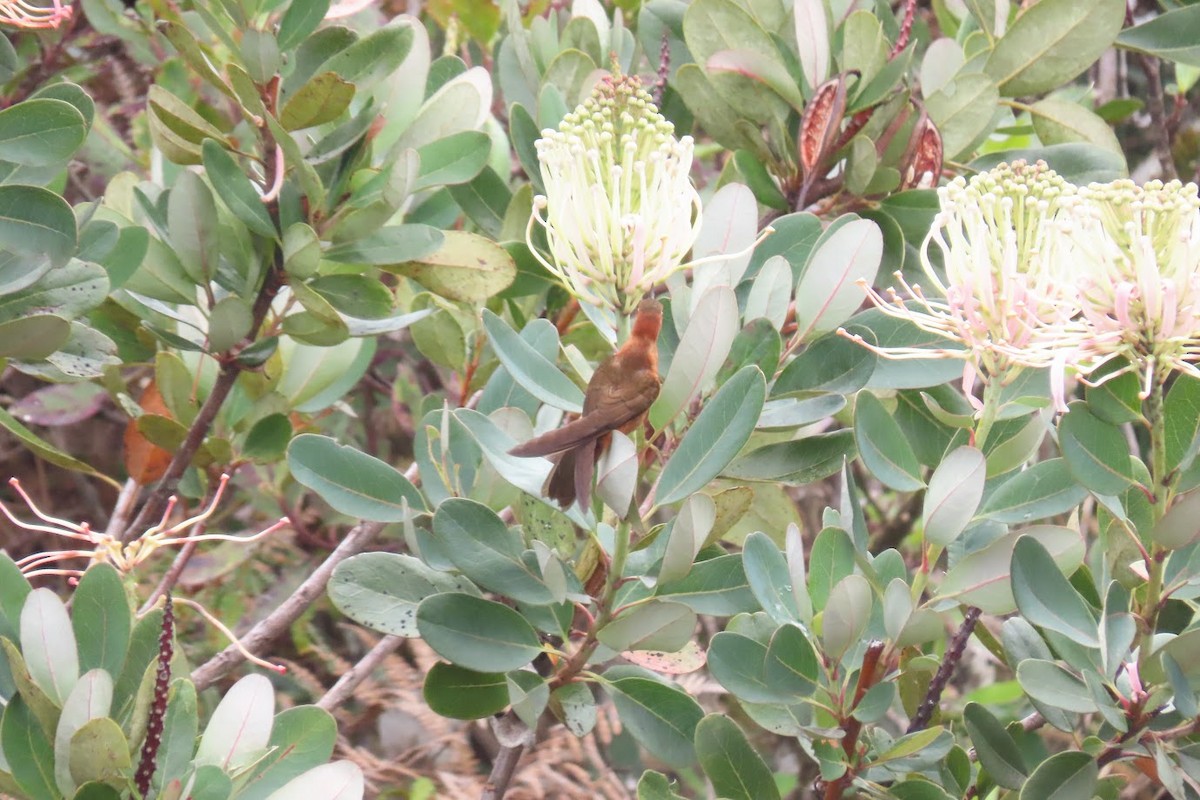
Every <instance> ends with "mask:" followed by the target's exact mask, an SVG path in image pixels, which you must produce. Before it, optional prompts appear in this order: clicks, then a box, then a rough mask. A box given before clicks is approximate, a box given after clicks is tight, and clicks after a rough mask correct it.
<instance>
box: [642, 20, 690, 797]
mask: <svg viewBox="0 0 1200 800" xmlns="http://www.w3.org/2000/svg"><path fill="white" fill-rule="evenodd" d="M646 7H647V6H642V8H643V9H645V8H646ZM675 785H676V784H675V782H674V781H668V780H667V776H666V775H663V774H662V773H661V772H655V771H654V770H652V769H648V770H646V771H645V772H643V773H642V777H641V778H640V779H639V780H638V785H637V800H684V797H683V795H681V794H676V793H675V791H674V790H673V789H672V788H671V787H672V786H675Z"/></svg>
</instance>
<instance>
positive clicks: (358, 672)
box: [317, 634, 404, 711]
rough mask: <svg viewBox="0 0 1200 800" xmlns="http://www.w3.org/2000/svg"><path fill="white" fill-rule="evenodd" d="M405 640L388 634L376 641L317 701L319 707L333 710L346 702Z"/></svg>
mask: <svg viewBox="0 0 1200 800" xmlns="http://www.w3.org/2000/svg"><path fill="white" fill-rule="evenodd" d="M403 641H404V637H403V636H395V635H393V634H388V635H387V636H384V637H383V638H382V639H380V640H379V641H378V642H376V643H375V646H374V647H372V648H371V649H370V650H368V651H367V654H366V655H365V656H363V657H362V658H360V659H359V660H358V663H357V664H355V665H354V666H353V667H351V668H350V670H349V671H348V672H345V673H343V674H342V677H340V678H338V679H337V683H335V684H334V685H333V686H332V687H330V689H329V691H328V692H326V693H325V696H324V697H322V698H321V699H320V700H318V701H317V707H318V708H323V709H325V710H326V711H332V710H333V709H335V708H337V707H338V706H340V705H341V704H342V703H344V702H346V700H347V699H349V697H350V695H351V694H352V693H353V692H354V690H355V689H357V688H358V685H359V684H360V683H362V682H363V680H365V679H366V677H367V676H368V675H370V674H371V672H373V671H374V669H375V668H376V667H378V666H379V664H380V662H382V661H383V660H384V659H385V658H387V657H388V656H389V655H391V654H392V652H393V651H394V650H395V649H396V648H397V647H399V646H400V643H401V642H403Z"/></svg>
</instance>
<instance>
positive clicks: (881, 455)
mask: <svg viewBox="0 0 1200 800" xmlns="http://www.w3.org/2000/svg"><path fill="white" fill-rule="evenodd" d="M854 440H855V442H856V443H857V445H858V454H859V457H860V458H862V461H863V463H864V464H866V466H867V469H869V470H871V473H872V474H873V475H874V476H875V477H877V478H879V480H880V481H882V482H883V483H884V485H886V486H888V487H889V488H891V489H895V490H896V491H898V492H915V491H916V490H918V489H921V488H923V487H924V486H925V482H924V481H922V480H921V465H920V463H919V462H918V461H917V457H916V455H915V454H914V453H913V450H912V446H911V445H910V444H909V443H908V439H907V438H906V437H905V436H904V432H903V431H902V430H900V426H899V424H897V422H896V420H895V419H894V418H893V417H892V415H891V414H889V413H888V411H887V409H886V408H884V407H883V403H881V402H880V401H879V398H877V397H875V395H873V394H871V393H870V392H860V393H859V394H858V397H857V401H856V404H855V409H854Z"/></svg>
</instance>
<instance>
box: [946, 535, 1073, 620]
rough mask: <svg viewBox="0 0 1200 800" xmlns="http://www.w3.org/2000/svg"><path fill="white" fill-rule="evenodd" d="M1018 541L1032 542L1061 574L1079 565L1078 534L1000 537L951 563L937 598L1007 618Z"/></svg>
mask: <svg viewBox="0 0 1200 800" xmlns="http://www.w3.org/2000/svg"><path fill="white" fill-rule="evenodd" d="M1019 538H1033V539H1036V540H1037V541H1038V542H1039V543H1041V545H1042V546H1043V547H1044V548H1045V549H1046V550H1047V551H1049V552H1050V553H1051V554H1052V556H1053V560H1054V564H1055V565H1056V566H1057V568H1058V569H1060V570H1062V571H1063V572H1074V571H1075V569H1076V568H1077V567H1078V566H1079V565H1080V564H1081V563H1083V538H1082V536H1081V535H1080V533H1079V532H1078V531H1075V530H1071V529H1070V528H1062V527H1056V526H1053V525H1038V526H1034V527H1032V528H1027V529H1025V530H1021V531H1017V532H1015V533H1010V534H1008V535H1006V536H1002V537H1000V538H999V539H997V540H996V541H994V542H992V543H990V544H988V545H987V546H986V547H984V548H982V549H980V550H977V551H975V552H973V553H971V554H969V555H966V556H963V557H962V558H960V559H958V560H957V561H955V562H954V565H953V566H952V567H951V568H950V569H949V570H948V571H947V572H946V577H945V578H943V579H942V584H941V586H939V587H938V596H939V597H954V598H956V599H958V600H959V602H962V603H967V604H969V605H974V606H979V607H980V608H982V609H983V610H984V612H985V613H987V614H1008V613H1010V612H1012V611H1013V610H1015V609H1016V602H1015V600H1014V599H1013V592H1012V581H1011V579H1010V576H1011V574H1012V561H1013V559H1012V554H1013V550H1014V549H1015V548H1016V544H1017V540H1018V539H1019Z"/></svg>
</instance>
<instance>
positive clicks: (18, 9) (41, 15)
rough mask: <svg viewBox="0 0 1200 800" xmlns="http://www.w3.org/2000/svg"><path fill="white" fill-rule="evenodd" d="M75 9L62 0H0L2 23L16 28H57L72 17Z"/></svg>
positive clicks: (0, 22)
mask: <svg viewBox="0 0 1200 800" xmlns="http://www.w3.org/2000/svg"><path fill="white" fill-rule="evenodd" d="M72 12H73V9H72V7H71V6H69V5H63V4H62V1H61V0H51V3H50V5H34V4H32V3H27V2H25V0H0V25H11V26H13V27H14V28H57V27H58V26H59V25H62V24H63V23H64V22H66V21H67V20H69V19H71V14H72Z"/></svg>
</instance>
